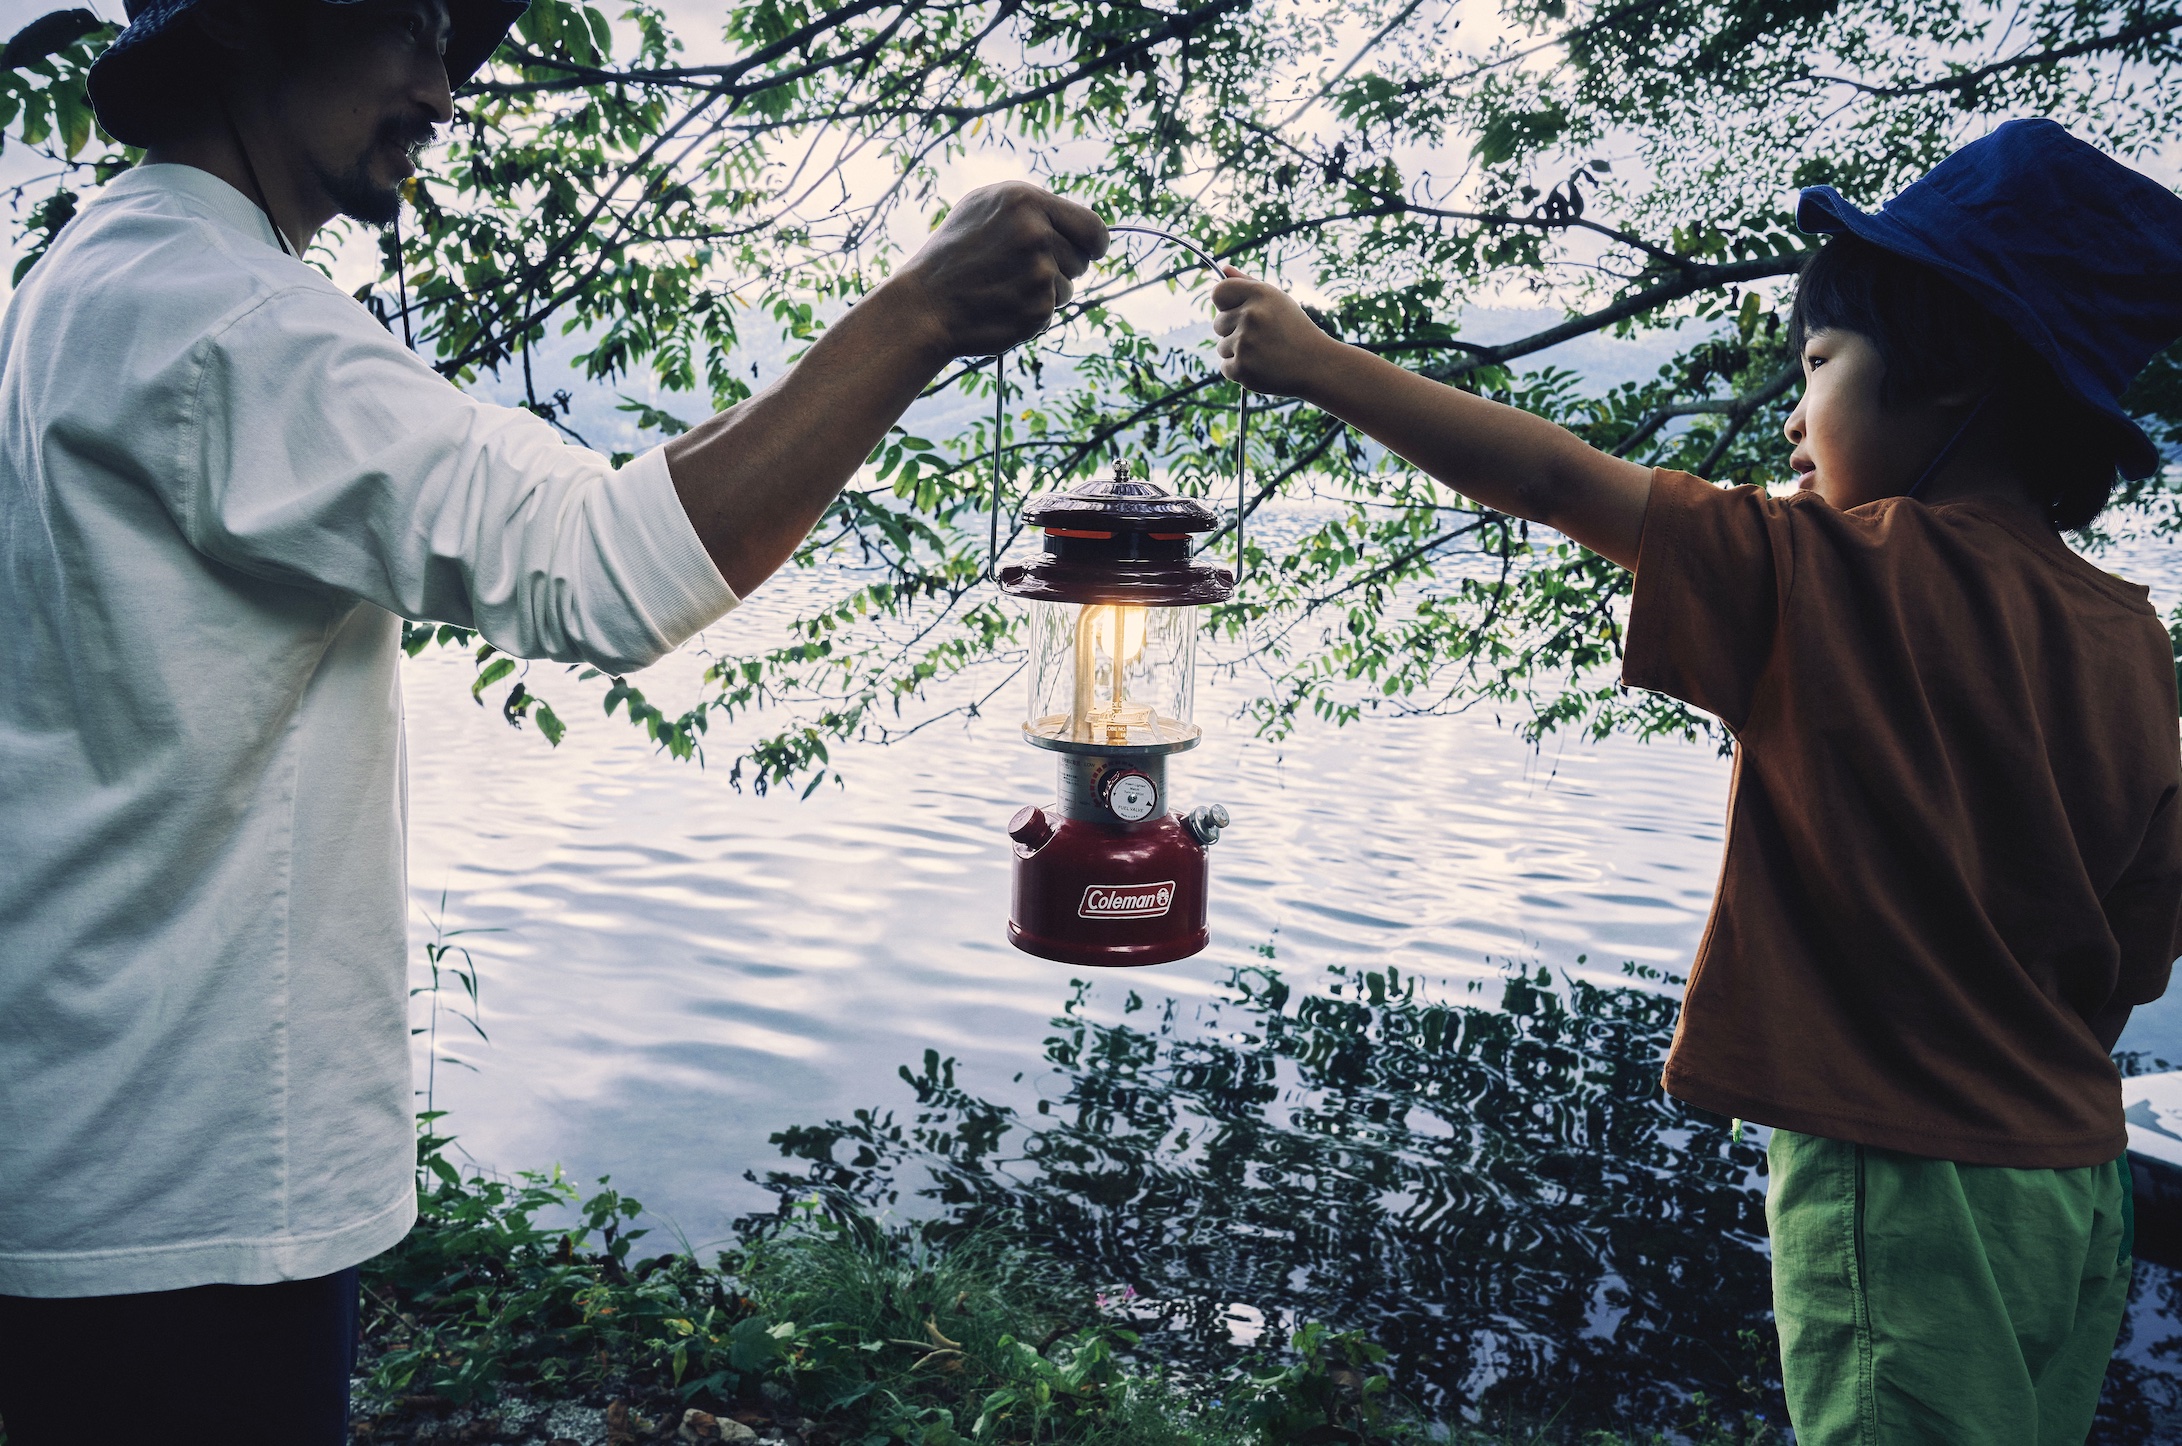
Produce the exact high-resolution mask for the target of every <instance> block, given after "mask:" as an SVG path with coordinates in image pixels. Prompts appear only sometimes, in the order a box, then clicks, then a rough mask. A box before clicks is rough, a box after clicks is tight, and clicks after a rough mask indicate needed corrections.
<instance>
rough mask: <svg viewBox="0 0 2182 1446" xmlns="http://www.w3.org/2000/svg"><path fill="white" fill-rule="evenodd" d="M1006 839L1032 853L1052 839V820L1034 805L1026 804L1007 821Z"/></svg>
mask: <svg viewBox="0 0 2182 1446" xmlns="http://www.w3.org/2000/svg"><path fill="white" fill-rule="evenodd" d="M1008 837H1009V838H1011V839H1014V840H1015V841H1016V842H1017V843H1019V844H1021V845H1022V846H1023V847H1024V848H1027V849H1031V850H1033V851H1035V850H1037V849H1039V848H1041V847H1043V846H1044V844H1045V841H1046V840H1047V839H1049V838H1051V837H1053V820H1051V819H1049V818H1047V817H1046V811H1045V810H1044V809H1042V808H1040V807H1039V806H1038V805H1037V804H1035V803H1026V804H1024V805H1023V806H1022V807H1021V808H1019V809H1017V810H1016V811H1015V817H1013V818H1011V819H1009V820H1008Z"/></svg>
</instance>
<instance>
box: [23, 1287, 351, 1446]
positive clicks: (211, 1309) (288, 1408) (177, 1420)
mask: <svg viewBox="0 0 2182 1446" xmlns="http://www.w3.org/2000/svg"><path fill="white" fill-rule="evenodd" d="M356 1275H357V1273H356V1271H355V1269H354V1268H351V1269H348V1270H344V1271H341V1272H339V1273H338V1274H335V1275H326V1276H320V1277H319V1278H318V1279H316V1280H291V1281H283V1282H281V1283H280V1284H278V1285H200V1286H195V1287H192V1288H191V1289H189V1290H162V1291H154V1292H151V1293H150V1294H146V1295H99V1296H85V1297H80V1298H76V1299H64V1300H30V1299H26V1298H24V1297H22V1296H10V1295H0V1422H4V1423H5V1425H6V1428H7V1446H83V1443H84V1442H88V1441H109V1440H111V1441H120V1440H125V1439H126V1440H135V1439H137V1438H138V1437H139V1436H141V1437H142V1438H143V1439H145V1440H157V1441H159V1442H161V1443H163V1446H164V1443H169V1442H171V1443H174V1446H198V1443H200V1442H202V1443H206V1446H214V1443H217V1446H337V1443H341V1442H345V1441H346V1440H347V1439H348V1409H349V1373H350V1372H351V1371H352V1370H353V1369H354V1367H355V1364H356V1327H357V1286H356Z"/></svg>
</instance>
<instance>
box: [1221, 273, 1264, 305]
mask: <svg viewBox="0 0 2182 1446" xmlns="http://www.w3.org/2000/svg"><path fill="white" fill-rule="evenodd" d="M1264 285H1265V283H1264V282H1262V281H1255V280H1252V279H1251V278H1250V277H1248V276H1245V275H1243V274H1242V273H1241V272H1239V271H1237V270H1235V269H1234V268H1233V267H1229V268H1228V277H1227V280H1225V281H1223V282H1221V283H1220V284H1219V285H1217V286H1215V287H1213V288H1212V304H1213V305H1214V306H1216V307H1218V308H1219V309H1220V310H1222V311H1230V310H1233V309H1234V308H1235V307H1238V306H1241V305H1242V304H1243V303H1244V302H1246V301H1248V300H1249V299H1250V298H1251V297H1253V296H1256V295H1257V294H1258V292H1259V290H1260V289H1261V288H1262V287H1263V286H1264Z"/></svg>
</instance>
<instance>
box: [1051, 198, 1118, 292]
mask: <svg viewBox="0 0 2182 1446" xmlns="http://www.w3.org/2000/svg"><path fill="white" fill-rule="evenodd" d="M1040 194H1041V195H1042V197H1043V199H1044V201H1045V208H1046V218H1047V219H1048V220H1050V221H1051V222H1052V223H1053V229H1054V230H1056V231H1058V232H1060V233H1061V235H1062V236H1063V237H1065V238H1067V240H1068V243H1069V245H1071V246H1073V247H1075V248H1076V251H1077V253H1078V254H1077V256H1076V257H1074V258H1070V259H1072V260H1074V261H1075V263H1076V264H1075V266H1074V267H1073V268H1072V269H1070V270H1069V272H1068V274H1069V275H1071V276H1081V275H1083V273H1084V272H1085V271H1086V270H1087V269H1088V268H1089V267H1090V265H1091V263H1092V262H1094V261H1096V260H1098V259H1099V258H1100V257H1101V256H1104V255H1105V254H1106V248H1107V247H1108V246H1109V245H1110V244H1112V240H1113V238H1112V237H1110V236H1108V235H1107V234H1106V223H1105V222H1104V221H1101V220H1100V219H1099V214H1098V212H1096V211H1094V210H1092V209H1091V208H1090V207H1089V206H1084V205H1079V204H1077V203H1076V202H1074V201H1071V200H1069V199H1068V198H1067V197H1066V196H1056V195H1054V194H1053V193H1052V192H1050V191H1046V192H1041V193H1040ZM1063 265H1064V266H1066V265H1067V262H1065V261H1064V262H1063Z"/></svg>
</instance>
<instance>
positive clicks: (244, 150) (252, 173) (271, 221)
mask: <svg viewBox="0 0 2182 1446" xmlns="http://www.w3.org/2000/svg"><path fill="white" fill-rule="evenodd" d="M220 119H222V120H224V121H226V122H227V134H228V136H229V137H230V138H231V139H233V141H234V142H235V154H237V155H239V156H241V157H242V173H243V175H244V176H245V177H247V178H248V179H249V182H250V190H251V193H252V194H251V197H250V199H251V200H253V201H255V202H257V203H258V209H259V210H260V211H263V212H264V213H265V224H266V225H268V226H270V227H272V228H273V239H274V240H276V241H278V242H279V243H280V250H281V254H282V255H284V256H294V255H295V254H296V252H295V247H293V246H291V245H289V244H288V233H287V232H285V231H283V230H281V229H280V221H279V219H278V218H276V217H275V216H274V215H273V208H272V206H271V205H269V204H268V203H267V202H266V199H265V185H264V183H263V182H261V181H259V180H258V168H257V167H256V166H254V165H252V164H251V163H250V147H249V146H248V145H246V144H245V143H244V142H243V138H242V127H240V126H238V125H236V124H235V112H234V109H233V107H231V106H229V105H228V103H227V98H226V97H225V96H222V97H221V98H220ZM298 259H300V258H298Z"/></svg>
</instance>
